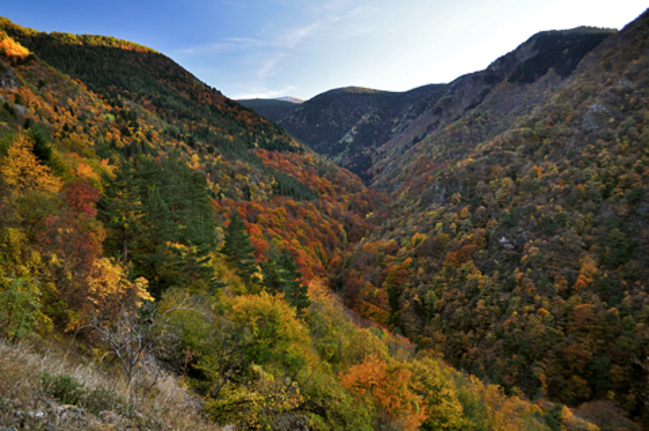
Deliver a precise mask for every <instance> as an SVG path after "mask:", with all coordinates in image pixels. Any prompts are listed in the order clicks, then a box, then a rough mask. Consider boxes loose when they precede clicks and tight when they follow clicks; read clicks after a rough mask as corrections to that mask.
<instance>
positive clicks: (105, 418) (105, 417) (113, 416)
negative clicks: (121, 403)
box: [97, 410, 124, 424]
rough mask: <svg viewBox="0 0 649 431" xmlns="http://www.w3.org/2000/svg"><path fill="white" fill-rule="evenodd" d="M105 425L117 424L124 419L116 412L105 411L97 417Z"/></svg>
mask: <svg viewBox="0 0 649 431" xmlns="http://www.w3.org/2000/svg"><path fill="white" fill-rule="evenodd" d="M97 416H99V418H100V419H101V421H102V422H103V423H105V424H117V423H121V422H123V421H124V418H123V417H122V416H120V415H118V414H117V413H115V412H111V411H109V410H104V411H102V412H99V414H98V415H97Z"/></svg>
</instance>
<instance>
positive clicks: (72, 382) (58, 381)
mask: <svg viewBox="0 0 649 431" xmlns="http://www.w3.org/2000/svg"><path fill="white" fill-rule="evenodd" d="M41 381H42V386H43V390H44V391H45V393H46V394H47V395H49V396H51V397H53V398H56V399H57V400H59V401H60V402H61V403H63V404H71V405H75V406H79V407H82V408H84V409H87V410H88V411H89V412H91V413H93V414H97V413H99V412H101V411H106V410H112V409H115V408H116V407H118V408H119V407H122V406H123V405H124V404H125V403H124V401H123V400H121V399H120V398H119V396H118V395H117V394H116V393H114V392H112V391H109V390H107V389H105V388H103V387H100V388H94V389H89V388H87V387H86V386H85V385H83V384H82V383H80V382H79V380H77V379H76V378H74V377H72V376H69V375H67V374H58V375H50V374H48V373H45V374H43V376H42V379H41Z"/></svg>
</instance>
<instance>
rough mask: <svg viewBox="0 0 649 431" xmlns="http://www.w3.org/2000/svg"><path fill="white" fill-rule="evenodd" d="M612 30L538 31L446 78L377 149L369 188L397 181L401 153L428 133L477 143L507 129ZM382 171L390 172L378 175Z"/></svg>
mask: <svg viewBox="0 0 649 431" xmlns="http://www.w3.org/2000/svg"><path fill="white" fill-rule="evenodd" d="M613 33H614V32H613V31H611V30H603V29H598V28H590V27H580V28H576V29H573V30H563V31H548V32H542V33H539V34H537V35H535V36H533V37H531V38H530V39H529V40H527V41H526V42H525V43H523V44H521V45H520V46H519V47H518V48H517V49H516V50H514V51H512V52H511V53H509V54H507V55H505V56H503V57H501V58H499V59H498V60H496V61H495V62H493V63H492V64H491V65H490V66H489V67H488V68H487V69H486V70H483V71H480V72H475V73H472V74H468V75H465V76H462V77H460V78H458V79H456V80H455V81H453V82H451V83H450V84H448V85H447V86H445V87H444V91H443V92H442V94H441V95H440V97H439V99H438V100H437V101H436V102H435V103H434V104H429V108H430V109H428V110H426V111H425V112H423V113H422V114H421V115H420V116H419V117H418V118H416V119H415V120H414V121H413V122H412V123H411V125H410V126H409V127H408V128H407V129H405V130H404V131H403V132H402V133H400V134H398V135H396V136H394V137H393V139H391V140H390V141H389V142H387V143H386V144H385V145H383V146H382V147H381V148H379V150H378V153H379V157H377V158H376V160H375V161H374V168H373V170H372V173H373V175H374V176H375V179H374V186H375V188H378V189H387V188H389V187H393V186H394V184H398V183H399V179H397V178H395V177H394V174H395V172H401V171H402V168H399V167H397V165H398V164H400V163H402V162H403V163H408V162H405V160H408V157H409V156H408V157H406V158H404V157H401V155H402V154H403V153H406V154H413V157H418V155H417V154H418V151H417V150H416V149H415V150H413V151H409V149H410V148H411V147H413V146H415V145H417V144H418V143H419V142H421V141H422V140H424V138H426V137H427V136H429V135H434V134H436V133H440V132H443V131H444V130H445V129H446V128H453V129H455V133H459V134H460V135H461V136H460V137H459V139H460V141H470V142H474V143H477V142H481V141H482V140H484V139H486V138H487V137H489V136H495V135H496V134H497V133H501V132H503V131H505V130H507V129H508V128H509V127H511V125H512V124H514V122H516V121H518V120H519V119H520V118H521V116H523V115H526V114H528V113H530V112H531V110H532V109H534V108H535V107H536V106H537V105H539V104H541V103H543V102H544V101H546V100H547V98H548V97H550V95H552V94H553V93H554V91H555V90H556V89H557V88H559V87H560V86H561V85H563V84H564V83H565V82H566V78H567V77H568V76H569V75H570V74H571V72H572V71H573V70H574V68H575V67H576V66H577V64H578V63H579V61H580V60H581V59H582V58H583V57H584V56H585V55H586V54H587V53H588V52H589V51H590V50H592V49H593V48H595V47H596V46H598V45H599V44H600V43H601V42H602V41H603V40H604V39H606V38H607V37H609V36H610V35H612V34H613ZM462 127H463V128H462ZM465 135H466V136H465ZM422 145H424V144H422ZM465 146H466V145H465ZM447 149H448V151H449V154H448V155H447V157H446V160H454V159H461V158H462V157H464V154H462V153H461V151H462V149H461V148H459V147H457V146H448V147H447ZM384 170H387V171H394V172H392V173H390V174H385V175H380V172H382V171H384Z"/></svg>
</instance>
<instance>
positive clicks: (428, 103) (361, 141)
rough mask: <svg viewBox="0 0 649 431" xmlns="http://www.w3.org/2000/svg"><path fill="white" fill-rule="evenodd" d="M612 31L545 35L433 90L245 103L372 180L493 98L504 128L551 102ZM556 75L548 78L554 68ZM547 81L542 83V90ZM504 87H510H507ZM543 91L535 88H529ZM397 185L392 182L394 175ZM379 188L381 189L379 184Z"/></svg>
mask: <svg viewBox="0 0 649 431" xmlns="http://www.w3.org/2000/svg"><path fill="white" fill-rule="evenodd" d="M612 33H613V32H612V31H610V30H602V29H596V28H587V27H582V28H577V29H574V30H567V31H549V32H543V33H539V34H537V35H535V36H533V37H532V38H530V39H529V40H528V41H527V42H525V43H524V44H522V45H521V46H520V47H519V48H517V49H516V50H515V51H514V52H512V53H510V54H508V55H506V56H504V57H503V58H500V59H498V60H497V61H495V62H494V63H493V64H492V65H490V66H489V68H487V69H486V70H484V71H481V72H476V73H473V74H469V75H466V76H463V77H460V78H458V79H457V80H455V81H453V82H452V83H450V84H448V85H428V86H424V87H420V88H416V89H414V90H411V91H407V92H403V93H392V92H385V91H378V90H369V89H362V88H356V87H350V88H342V89H337V90H331V91H328V92H326V93H323V94H320V95H318V96H316V97H314V98H312V99H310V100H308V101H306V102H305V103H303V104H301V105H300V106H290V105H285V104H284V105H278V104H277V102H276V101H263V102H262V101H250V102H244V104H246V106H249V107H250V108H251V109H255V110H257V111H258V112H259V113H261V114H262V115H264V116H265V117H266V118H268V119H270V120H271V121H274V122H275V123H277V124H279V125H280V126H282V127H283V128H285V129H286V130H287V131H288V132H289V133H291V135H293V136H294V137H296V138H297V139H299V140H300V141H302V142H304V143H305V144H307V145H308V146H310V147H311V148H313V149H314V150H315V151H316V152H318V153H319V154H323V155H326V156H327V157H328V158H330V159H331V160H333V161H335V162H336V163H337V164H338V165H340V166H343V167H346V168H348V169H349V170H351V171H352V172H354V173H355V174H357V175H359V176H360V177H361V178H362V179H363V180H364V181H365V182H370V181H372V180H373V179H374V177H375V176H376V175H377V173H378V172H380V171H381V170H382V169H385V168H386V167H387V168H388V169H391V167H389V166H387V165H389V164H390V162H392V161H393V160H395V159H396V160H399V159H400V158H399V157H395V155H398V154H399V153H401V152H403V151H407V150H408V148H410V147H411V146H412V145H415V144H417V143H418V142H419V141H420V140H422V139H423V138H424V137H426V136H427V135H428V134H431V133H433V132H434V131H435V130H437V129H442V128H444V127H446V126H447V125H449V124H451V123H453V122H454V121H456V120H457V119H458V118H460V117H461V116H463V115H465V114H466V113H468V112H469V111H472V110H474V109H475V108H476V107H477V106H478V105H479V104H481V103H482V102H483V101H493V102H494V103H493V106H491V114H492V115H493V116H494V118H498V117H504V118H499V120H498V122H494V121H490V123H498V124H497V125H496V124H495V125H494V127H498V130H487V131H486V132H487V133H494V132H496V131H502V130H504V129H506V128H507V127H508V125H509V124H511V121H513V120H514V119H515V118H518V116H520V115H521V114H522V113H525V112H528V111H529V110H530V109H531V108H532V107H534V106H535V105H536V104H538V103H540V102H542V101H543V95H544V94H548V93H549V92H550V87H554V86H557V85H560V83H561V82H562V81H563V80H564V79H565V78H566V77H567V76H569V75H570V73H571V72H572V71H573V70H574V68H575V67H576V66H577V64H578V63H579V61H580V60H581V59H582V58H583V57H584V55H586V54H587V53H588V52H589V51H590V50H592V49H593V48H595V47H596V46H597V45H599V44H600V43H601V42H602V40H603V39H605V38H606V37H608V36H609V35H611V34H612ZM549 70H552V73H550V74H548V71H549ZM539 80H541V81H542V83H540V84H537V85H534V84H535V83H537V82H538V81H539ZM504 83H506V84H509V85H503V84H504ZM528 87H535V88H528ZM389 179H390V181H389V182H392V181H391V180H392V177H389ZM377 186H378V187H381V184H378V183H377Z"/></svg>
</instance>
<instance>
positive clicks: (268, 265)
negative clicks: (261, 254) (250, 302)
mask: <svg viewBox="0 0 649 431" xmlns="http://www.w3.org/2000/svg"><path fill="white" fill-rule="evenodd" d="M265 257H266V260H265V261H263V262H261V264H260V266H261V271H262V274H263V280H262V285H263V286H265V287H266V289H267V290H268V291H269V292H271V293H275V294H277V293H284V298H285V299H286V301H287V302H288V303H289V304H291V305H292V306H294V307H295V308H297V311H298V314H301V313H302V311H303V309H304V308H306V307H308V306H309V304H310V303H311V302H310V301H309V299H308V297H307V286H305V285H302V273H301V272H300V271H299V270H298V268H297V264H296V263H295V259H294V258H293V256H291V254H290V253H289V251H288V249H286V248H284V249H282V251H281V252H278V250H277V247H275V246H274V245H271V246H270V247H269V248H268V249H267V250H266V253H265Z"/></svg>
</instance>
